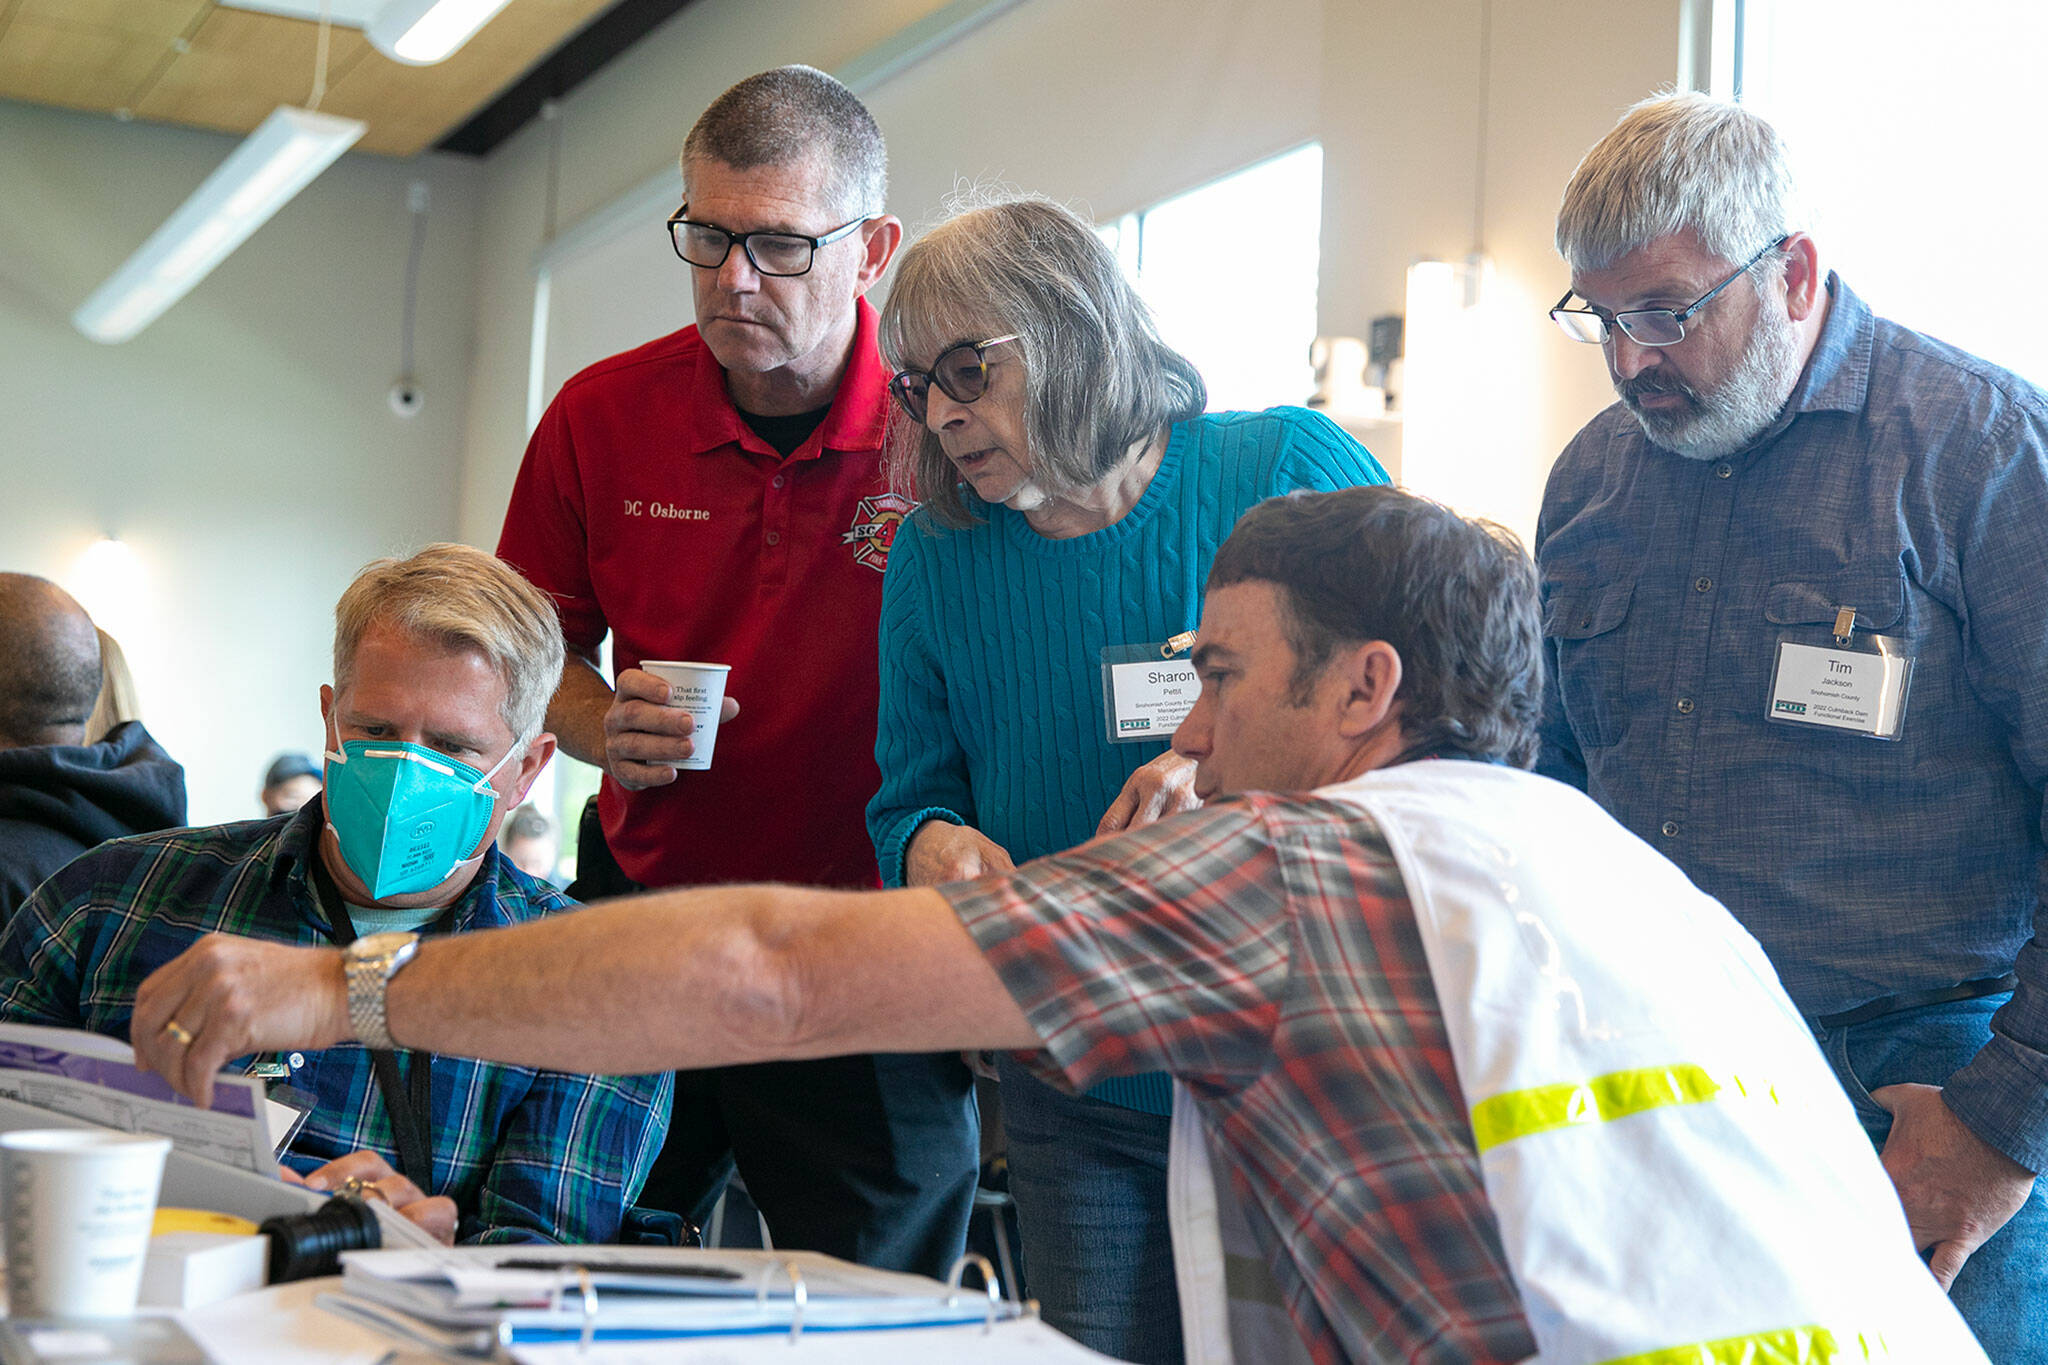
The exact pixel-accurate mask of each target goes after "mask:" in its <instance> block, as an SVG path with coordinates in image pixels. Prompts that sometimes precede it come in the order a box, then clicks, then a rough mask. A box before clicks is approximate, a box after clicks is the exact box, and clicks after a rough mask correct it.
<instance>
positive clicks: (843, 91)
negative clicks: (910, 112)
mask: <svg viewBox="0 0 2048 1365" xmlns="http://www.w3.org/2000/svg"><path fill="white" fill-rule="evenodd" d="M814 159H815V160H818V161H821V162H822V164H823V165H824V168H825V170H826V172H827V175H826V186H827V190H828V192H829V193H830V195H831V199H832V204H833V205H836V206H837V208H838V211H839V212H841V213H845V214H847V215H848V216H854V215H861V216H873V215H874V214H878V213H880V212H882V206H883V204H884V203H885V202H886V201H887V199H888V195H889V149H888V146H887V144H885V143H884V142H883V141H882V130H881V128H880V127H879V126H878V125H877V124H876V123H875V116H874V115H873V114H870V113H869V112H868V107H867V106H866V105H865V104H862V103H861V102H860V97H859V96H858V95H855V94H854V93H853V92H852V91H851V90H848V89H847V88H846V87H845V86H844V85H841V84H840V83H839V82H838V81H836V80H834V79H832V77H830V76H828V75H826V74H825V73H824V72H822V71H820V70H818V69H817V68H816V67H810V66H778V67H776V68H775V69H774V70H773V71H763V72H761V73H760V74H759V75H756V76H749V77H747V78H746V79H745V80H743V81H741V82H740V83H739V84H737V85H735V86H733V87H732V88H731V89H729V90H727V91H726V92H725V93H724V94H722V95H720V96H719V97H718V98H717V99H715V100H713V101H711V107H710V108H708V109H706V110H705V111H704V113H703V114H702V115H701V116H700V117H699V118H698V119H697V122H696V125H695V126H694V127H692V128H691V129H690V135H689V136H688V137H686V138H684V139H683V155H682V167H683V186H684V193H685V194H687V193H688V192H689V184H690V167H691V166H692V165H693V164H699V163H702V162H705V161H718V162H722V163H724V164H725V165H727V166H730V167H732V168H733V169H734V170H738V171H745V170H752V169H753V168H754V167H756V166H794V165H800V164H803V163H806V162H810V161H813V160H814Z"/></svg>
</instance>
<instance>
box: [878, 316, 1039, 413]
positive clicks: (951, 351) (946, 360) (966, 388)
mask: <svg viewBox="0 0 2048 1365" xmlns="http://www.w3.org/2000/svg"><path fill="white" fill-rule="evenodd" d="M1017 336H1018V334H1017V333H1016V332H1010V333H1006V334H1005V335H1003V336H999V337H990V338H989V339H988V340H987V341H962V342H957V343H955V344H954V345H951V346H948V347H947V348H946V349H945V350H943V351H940V352H939V358H938V359H937V360H934V361H933V362H932V367H931V368H930V369H929V370H898V371H897V372H896V377H895V378H894V379H891V380H890V381H889V392H890V394H891V395H893V396H894V397H895V399H896V403H897V406H899V407H901V408H902V409H903V410H904V411H905V412H907V413H909V414H910V420H911V421H913V422H918V423H922V422H923V421H924V415H925V413H926V412H927V411H928V410H929V408H930V404H931V394H932V385H934V384H937V385H938V386H939V391H940V392H941V393H943V394H945V395H946V396H947V397H948V398H950V399H952V400H953V401H954V402H956V403H972V402H973V401H975V400H976V399H977V398H980V397H981V396H982V395H983V394H985V393H987V392H988V350H989V348H990V347H991V346H1000V345H1002V344H1003V343H1004V342H1006V341H1015V340H1016V339H1017Z"/></svg>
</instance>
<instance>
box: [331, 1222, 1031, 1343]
mask: <svg viewBox="0 0 2048 1365" xmlns="http://www.w3.org/2000/svg"><path fill="white" fill-rule="evenodd" d="M342 1267H343V1274H342V1288H341V1292H340V1293H338V1294H330V1295H326V1296H323V1297H322V1298H321V1300H320V1304H321V1306H322V1307H324V1308H328V1309H330V1310H331V1311H334V1312H337V1313H340V1314H342V1315H344V1316H348V1317H352V1318H354V1319H356V1320H357V1321H370V1322H374V1323H376V1324H377V1325H379V1326H381V1327H382V1328H384V1330H386V1331H389V1332H392V1333H393V1334H395V1335H398V1336H401V1337H403V1338H405V1339H408V1340H411V1341H414V1342H416V1343H420V1344H426V1345H430V1346H433V1347H436V1348H438V1349H441V1350H454V1351H458V1352H465V1353H469V1354H476V1355H485V1354H488V1353H489V1352H490V1351H491V1350H492V1349H494V1348H497V1347H509V1346H514V1345H518V1344H528V1343H547V1342H577V1341H581V1340H583V1339H585V1337H586V1334H587V1335H588V1337H589V1339H591V1340H594V1341H651V1340H668V1339H675V1338H685V1337H700V1336H736V1335H749V1334H757V1333H775V1334H779V1335H789V1334H791V1333H792V1331H796V1332H800V1333H801V1334H803V1335H809V1334H812V1333H817V1332H849V1331H863V1332H865V1331H880V1330H889V1329H898V1330H900V1329H909V1328H921V1327H942V1326H958V1325H961V1324H982V1323H989V1322H997V1321H1003V1320H1007V1319H1011V1318H1015V1317H1017V1316H1019V1315H1020V1314H1022V1313H1023V1312H1024V1311H1025V1310H1024V1308H1023V1307H1022V1306H1020V1305H1018V1304H1016V1303H1014V1302H1007V1301H991V1299H990V1298H989V1296H988V1295H987V1294H986V1293H984V1292H983V1291H981V1290H978V1289H969V1290H955V1291H949V1290H948V1289H947V1287H946V1286H945V1285H943V1284H940V1283H939V1282H938V1281H936V1280H928V1279H925V1278H923V1277H922V1276H917V1275H899V1274H895V1273H892V1272H890V1271H884V1270H870V1269H867V1268H865V1267H863V1266H858V1265H853V1264H851V1263H849V1262H846V1261H840V1260H835V1259H834V1258H832V1257H830V1256H821V1255H818V1254H815V1253H812V1252H775V1251H702V1250H695V1249H678V1248H671V1247H635V1246H601V1247H503V1246H497V1247H461V1248H456V1249H445V1248H444V1249H440V1250H436V1251H358V1252H349V1253H347V1254H346V1255H344V1256H343V1257H342Z"/></svg>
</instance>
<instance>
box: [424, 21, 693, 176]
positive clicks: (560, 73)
mask: <svg viewBox="0 0 2048 1365" xmlns="http://www.w3.org/2000/svg"><path fill="white" fill-rule="evenodd" d="M691 3H693V0H619V3H618V4H616V5H613V6H612V7H611V8H610V9H608V10H606V11H605V12H604V13H603V14H600V15H598V16H597V17H596V18H595V19H592V20H591V21H590V22H589V23H587V24H585V25H584V26H583V28H582V29H581V30H580V31H579V32H578V33H577V34H576V36H575V37H573V38H571V39H569V41H567V42H565V43H563V44H562V45H561V46H560V47H558V48H556V49H555V50H554V51H553V52H551V53H549V54H548V55H547V57H545V58H544V59H542V61H541V62H540V63H539V64H538V65H536V66H535V67H534V68H533V69H532V70H530V71H528V72H527V73H526V74H525V75H524V76H521V77H520V78H519V79H518V80H517V81H515V82H513V83H512V84H511V85H510V86H508V87H506V89H505V90H504V91H503V92H502V93H501V94H499V96H498V97H497V98H496V99H494V100H492V101H491V102H490V103H489V104H487V105H485V106H484V107H483V108H482V109H480V110H478V111H477V112H476V113H475V114H473V115H471V116H470V120H469V122H467V123H465V124H463V125H462V126H461V127H460V128H457V129H456V130H455V131H454V132H452V133H450V134H448V136H446V137H444V138H442V139H441V140H440V141H439V142H437V143H435V144H434V150H435V151H437V152H455V153H458V154H459V155H462V156H485V155H488V154H489V153H490V151H491V150H492V149H493V148H495V147H496V146H497V145H498V144H499V143H501V142H503V141H504V140H505V139H506V138H508V137H511V136H512V135H513V134H514V133H516V132H518V131H519V130H520V129H521V128H524V127H525V126H526V125H527V123H528V122H529V121H531V120H532V119H534V118H537V117H538V116H539V114H540V107H541V106H542V105H543V104H545V103H547V102H548V101H549V100H552V99H560V98H561V97H562V96H564V95H566V94H568V93H569V92H570V91H571V90H574V89H575V88H576V87H577V86H579V85H581V84H582V83H583V82H584V81H586V80H588V79H590V78H591V77H592V76H595V75H596V74H597V73H598V72H599V71H601V70H603V69H604V66H605V64H606V63H608V62H610V61H611V60H612V58H614V57H616V56H618V55H619V54H620V53H622V52H624V51H625V50H626V49H627V48H629V47H631V46H632V45H633V44H635V43H637V42H639V41H640V40H641V39H642V38H644V37H646V36H647V35H648V34H649V33H651V32H653V31H654V30H655V29H656V28H658V27H659V26H660V25H661V24H662V23H663V22H665V21H667V20H669V19H671V18H674V17H675V15H676V13H677V12H678V11H680V10H681V9H682V8H683V7H684V6H685V5H688V4H691Z"/></svg>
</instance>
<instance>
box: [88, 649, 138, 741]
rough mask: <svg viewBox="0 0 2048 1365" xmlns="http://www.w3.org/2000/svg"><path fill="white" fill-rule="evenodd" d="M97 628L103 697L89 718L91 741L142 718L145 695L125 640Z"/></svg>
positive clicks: (102, 737)
mask: <svg viewBox="0 0 2048 1365" xmlns="http://www.w3.org/2000/svg"><path fill="white" fill-rule="evenodd" d="M93 629H94V630H99V635H100V697H99V700H98V701H96V702H94V703H93V707H92V714H91V715H90V716H88V717H87V718H86V721H85V742H86V743H87V744H97V743H99V742H100V741H101V740H103V739H105V738H106V737H107V735H108V733H109V732H111V731H112V730H113V728H114V727H115V726H117V725H120V724H123V723H124V722H127V721H131V720H141V719H142V694H141V693H140V692H139V691H137V690H136V687H135V674H134V673H132V672H131V671H129V668H128V656H127V654H126V653H124V652H123V651H122V649H121V642H120V641H119V640H116V639H115V638H114V637H113V636H111V635H109V634H107V633H106V632H105V631H104V630H100V628H99V627H98V626H94V627H93Z"/></svg>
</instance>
